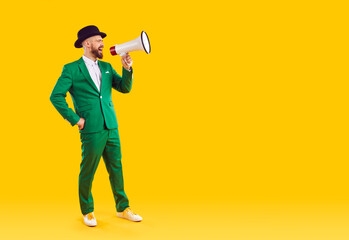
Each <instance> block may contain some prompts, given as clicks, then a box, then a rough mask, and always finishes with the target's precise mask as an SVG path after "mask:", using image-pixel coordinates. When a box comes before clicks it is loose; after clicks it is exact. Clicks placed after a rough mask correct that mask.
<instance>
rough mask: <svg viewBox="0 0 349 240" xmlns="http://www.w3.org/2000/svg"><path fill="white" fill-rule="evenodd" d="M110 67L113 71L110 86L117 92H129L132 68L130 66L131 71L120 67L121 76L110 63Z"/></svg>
mask: <svg viewBox="0 0 349 240" xmlns="http://www.w3.org/2000/svg"><path fill="white" fill-rule="evenodd" d="M110 68H111V71H112V73H113V82H112V87H113V88H114V89H115V90H117V91H119V92H122V93H129V92H130V91H131V88H132V80H133V68H132V67H131V71H127V70H126V69H125V68H122V77H121V76H120V75H119V74H117V72H116V71H115V70H114V68H113V67H112V66H111V65H110Z"/></svg>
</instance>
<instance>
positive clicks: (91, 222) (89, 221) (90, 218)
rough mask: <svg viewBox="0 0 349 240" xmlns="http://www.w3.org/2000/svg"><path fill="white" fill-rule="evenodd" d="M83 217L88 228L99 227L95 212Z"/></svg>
mask: <svg viewBox="0 0 349 240" xmlns="http://www.w3.org/2000/svg"><path fill="white" fill-rule="evenodd" d="M83 217H84V222H85V224H86V225H87V226H89V227H95V226H97V220H96V218H95V215H94V213H93V212H90V213H88V214H86V215H83Z"/></svg>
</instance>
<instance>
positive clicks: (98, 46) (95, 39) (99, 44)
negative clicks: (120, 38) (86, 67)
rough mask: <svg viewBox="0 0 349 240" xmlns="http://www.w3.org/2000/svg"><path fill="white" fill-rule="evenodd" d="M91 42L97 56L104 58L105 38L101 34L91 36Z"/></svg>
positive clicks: (93, 51)
mask: <svg viewBox="0 0 349 240" xmlns="http://www.w3.org/2000/svg"><path fill="white" fill-rule="evenodd" d="M90 43H91V49H90V51H91V53H92V54H94V55H95V57H97V58H99V59H102V58H103V48H104V43H103V38H102V37H101V36H100V35H96V36H92V37H91V38H90Z"/></svg>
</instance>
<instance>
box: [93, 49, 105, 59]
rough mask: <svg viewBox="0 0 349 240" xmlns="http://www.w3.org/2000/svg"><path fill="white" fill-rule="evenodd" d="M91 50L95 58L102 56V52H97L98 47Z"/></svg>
mask: <svg viewBox="0 0 349 240" xmlns="http://www.w3.org/2000/svg"><path fill="white" fill-rule="evenodd" d="M91 52H92V54H93V55H95V57H96V58H99V59H102V58H103V52H99V51H98V48H93V49H92V51H91Z"/></svg>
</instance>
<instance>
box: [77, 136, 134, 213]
mask: <svg viewBox="0 0 349 240" xmlns="http://www.w3.org/2000/svg"><path fill="white" fill-rule="evenodd" d="M80 140H81V151H82V153H81V156H82V161H81V164H80V174H79V200H80V208H81V212H82V214H87V213H90V212H93V211H94V205H93V197H92V193H91V188H92V181H93V178H94V175H95V172H96V170H97V166H98V163H99V160H100V159H101V156H103V160H104V163H105V166H106V168H107V171H108V173H109V180H110V185H111V188H112V191H113V194H114V199H115V204H116V210H117V211H118V212H122V211H124V210H125V209H126V208H127V207H129V201H128V198H127V196H126V194H125V191H124V180H123V174H122V165H121V150H120V138H119V131H118V129H111V130H108V129H104V130H102V131H100V132H96V133H80Z"/></svg>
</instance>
